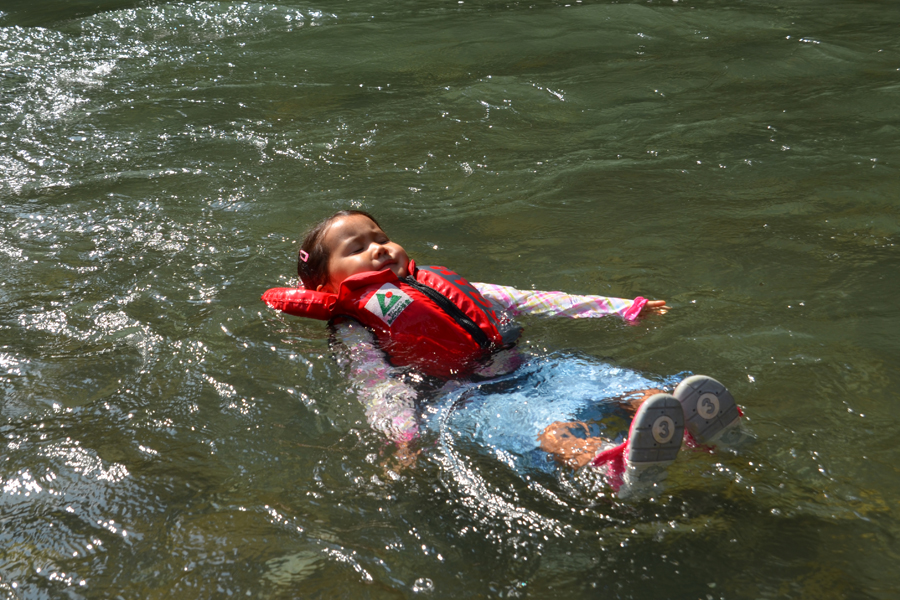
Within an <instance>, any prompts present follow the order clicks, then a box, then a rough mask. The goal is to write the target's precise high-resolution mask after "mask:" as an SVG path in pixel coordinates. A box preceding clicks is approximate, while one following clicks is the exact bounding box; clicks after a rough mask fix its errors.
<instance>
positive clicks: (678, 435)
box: [619, 394, 684, 496]
mask: <svg viewBox="0 0 900 600" xmlns="http://www.w3.org/2000/svg"><path fill="white" fill-rule="evenodd" d="M683 437H684V412H683V410H682V408H681V404H679V402H678V400H677V399H676V398H675V397H673V396H670V395H669V394H654V395H653V396H650V397H649V398H648V399H647V400H646V401H645V402H644V403H643V404H641V406H640V408H638V411H637V413H635V415H634V420H633V421H632V422H631V429H630V430H629V432H628V442H627V443H626V447H625V473H624V482H623V488H622V489H621V490H619V496H625V495H629V494H631V493H634V492H636V491H638V490H639V489H642V488H648V487H653V486H655V485H657V484H659V483H662V481H663V480H664V479H665V478H666V475H667V472H666V467H667V466H669V465H670V464H671V463H672V462H673V461H674V460H675V457H676V456H678V451H679V450H680V449H681V440H682V438H683Z"/></svg>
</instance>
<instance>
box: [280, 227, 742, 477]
mask: <svg viewBox="0 0 900 600" xmlns="http://www.w3.org/2000/svg"><path fill="white" fill-rule="evenodd" d="M298 273H299V275H300V280H301V282H302V287H300V288H276V289H272V290H269V291H267V292H266V293H265V295H264V296H263V301H264V302H266V303H267V304H268V305H269V306H271V307H273V308H276V309H278V310H282V311H284V312H287V313H289V314H294V315H300V316H305V317H311V318H316V319H323V320H329V321H331V322H332V323H333V325H334V327H335V331H336V334H337V336H338V337H339V339H340V340H341V341H342V342H343V344H344V346H345V347H346V357H347V359H348V361H349V372H350V376H351V379H352V380H353V383H354V387H356V389H357V390H358V394H359V397H360V400H361V401H362V403H363V405H364V407H365V410H366V416H367V418H368V421H369V423H370V425H371V426H372V427H373V428H374V429H376V430H378V431H380V432H382V433H383V434H384V435H386V436H387V437H388V438H389V439H391V440H393V441H395V442H397V443H398V444H400V445H401V446H403V447H405V445H406V444H407V443H408V442H410V441H411V440H413V439H414V438H415V437H417V436H418V434H419V430H420V427H421V426H422V425H423V424H424V425H426V426H428V425H433V424H434V423H435V422H436V421H437V419H436V418H434V416H433V415H434V414H435V413H436V412H439V411H437V410H436V409H435V408H434V406H424V407H420V403H419V402H418V396H419V394H418V393H417V390H416V387H415V383H416V380H418V381H419V382H421V380H422V377H421V375H419V374H424V375H428V376H431V377H433V378H437V380H438V381H441V382H445V384H444V386H443V388H442V390H441V391H440V392H438V394H437V395H436V396H437V397H443V398H450V399H451V401H450V404H451V405H452V406H460V405H461V404H464V405H465V406H464V408H467V409H468V408H471V410H461V411H455V412H456V413H459V414H462V415H463V418H462V420H461V422H460V423H458V424H457V427H459V428H461V429H463V430H466V429H468V430H470V432H471V433H472V435H473V437H476V438H478V439H479V440H480V441H481V442H482V443H483V444H485V445H486V446H489V447H491V448H494V449H495V450H497V451H499V452H502V453H506V454H507V455H509V453H512V455H513V456H515V457H516V458H515V459H514V460H521V461H525V462H528V460H529V459H530V460H531V461H533V462H536V463H537V464H540V463H541V462H542V461H541V455H543V457H547V456H552V457H553V458H555V459H556V460H557V461H559V462H563V463H565V464H568V465H570V466H572V467H576V468H577V467H582V466H584V465H586V464H588V463H590V464H592V465H594V466H596V467H604V468H605V469H606V473H607V476H608V479H609V481H610V483H611V484H612V485H613V487H614V488H615V489H619V488H620V487H621V486H622V484H623V483H624V484H626V488H625V489H633V488H634V485H635V484H636V483H638V482H644V481H647V482H650V483H651V484H652V483H653V482H658V481H660V480H661V479H662V478H664V475H665V471H664V467H665V466H667V465H668V464H670V463H671V462H672V461H674V460H675V457H676V456H677V454H678V451H679V449H680V447H681V444H682V439H683V438H684V439H686V440H687V441H688V443H689V444H710V443H714V442H716V441H717V440H719V439H721V438H722V436H723V434H727V433H729V432H731V431H733V430H735V429H736V426H737V424H738V423H739V422H740V413H739V409H738V407H737V406H736V405H735V403H734V399H733V398H732V396H731V394H730V393H729V392H728V390H726V389H725V387H724V386H722V385H721V384H720V383H718V382H717V381H715V380H714V379H711V378H709V377H705V376H694V377H689V378H687V379H685V380H684V381H682V382H681V383H679V384H678V386H677V387H676V388H675V390H674V392H673V394H672V395H669V394H666V393H663V392H662V390H660V389H658V385H659V384H658V383H656V382H652V381H650V380H647V379H645V378H643V377H642V376H640V375H638V374H637V373H634V372H631V371H627V370H625V369H620V368H616V367H611V366H609V365H597V364H591V363H589V362H586V361H583V360H579V359H566V360H559V359H543V360H540V359H538V360H535V359H533V358H529V357H527V356H525V355H524V354H522V353H521V352H519V351H517V350H516V348H515V343H516V340H517V339H518V337H519V335H520V333H521V328H520V327H519V326H518V325H517V324H516V322H515V321H514V320H513V317H515V316H520V315H529V314H530V315H542V316H560V317H568V318H593V317H601V316H605V315H610V314H617V315H619V316H620V317H622V318H624V319H626V320H629V321H631V320H634V319H636V318H637V317H638V315H640V314H641V313H643V312H646V311H653V310H656V311H664V310H665V309H666V303H665V301H663V300H656V301H651V300H646V299H644V298H640V297H639V298H636V299H634V300H623V299H620V298H607V297H602V296H573V295H569V294H565V293H562V292H540V291H522V290H517V289H514V288H511V287H506V286H499V285H490V284H482V283H470V282H468V281H466V280H465V279H464V278H463V277H461V276H460V275H458V274H456V273H454V272H453V271H450V270H449V269H446V268H444V267H431V266H429V267H426V266H417V265H416V264H415V262H414V261H412V260H410V258H409V256H408V255H407V253H406V251H405V250H404V249H403V248H402V247H401V246H400V245H399V244H397V243H395V242H392V241H391V240H390V238H388V236H387V235H386V234H385V233H384V231H383V230H382V229H381V227H380V226H379V225H378V222H377V221H376V220H375V218H374V217H372V216H371V215H369V214H368V213H365V212H362V211H356V210H345V211H340V212H337V213H335V214H334V215H332V216H331V217H329V218H327V219H325V220H324V221H322V222H320V223H319V224H318V225H316V226H315V227H313V228H312V229H311V230H310V231H309V232H308V233H307V235H306V238H305V239H304V241H303V244H302V246H301V249H300V252H299V260H298ZM635 390H637V391H635ZM598 398H600V399H603V400H601V401H598ZM476 400H477V401H476ZM445 404H446V402H445ZM623 404H624V405H625V406H627V407H630V408H631V409H632V410H634V409H636V412H635V414H634V418H633V420H632V423H631V427H630V430H629V433H628V437H627V439H626V440H625V442H623V443H621V444H619V445H615V444H614V443H613V442H612V441H611V440H610V439H609V438H608V437H606V436H603V435H601V432H600V431H597V427H596V423H594V422H592V420H591V418H592V417H594V416H596V415H597V414H598V413H597V411H598V409H600V412H602V410H603V409H605V410H609V409H610V407H612V408H615V407H616V406H622V405H623ZM495 415H496V416H495ZM685 428H686V429H687V431H685ZM543 462H544V463H546V460H544V461H543ZM620 493H621V492H620Z"/></svg>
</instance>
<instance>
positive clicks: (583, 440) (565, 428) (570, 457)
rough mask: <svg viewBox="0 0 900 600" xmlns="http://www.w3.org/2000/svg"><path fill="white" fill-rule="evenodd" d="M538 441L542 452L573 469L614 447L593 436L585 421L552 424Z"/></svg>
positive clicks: (604, 439) (607, 441)
mask: <svg viewBox="0 0 900 600" xmlns="http://www.w3.org/2000/svg"><path fill="white" fill-rule="evenodd" d="M578 433H582V434H583V435H578ZM538 441H539V442H540V443H541V450H543V451H544V452H546V453H548V454H551V455H553V458H555V459H556V460H557V461H559V462H561V463H563V464H565V465H568V466H569V467H572V468H573V469H579V468H581V467H583V466H584V465H586V464H588V463H589V462H591V460H592V459H593V458H594V457H595V456H596V455H597V453H598V452H600V450H602V449H603V448H604V447H609V446H611V445H612V444H611V443H610V441H609V440H607V439H606V438H602V437H598V436H591V435H590V426H589V425H588V424H587V423H585V422H584V421H556V422H554V423H551V424H550V425H548V426H547V427H546V428H545V429H544V431H542V432H541V434H540V435H539V436H538Z"/></svg>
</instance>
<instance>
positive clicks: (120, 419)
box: [0, 0, 900, 598]
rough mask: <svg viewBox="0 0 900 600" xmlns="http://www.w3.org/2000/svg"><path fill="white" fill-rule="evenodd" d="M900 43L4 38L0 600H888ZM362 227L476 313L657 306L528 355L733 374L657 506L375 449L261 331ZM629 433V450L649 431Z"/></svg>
mask: <svg viewBox="0 0 900 600" xmlns="http://www.w3.org/2000/svg"><path fill="white" fill-rule="evenodd" d="M898 26H900V7H898V6H897V5H896V4H895V3H891V2H877V1H868V2H847V1H827V2H821V1H818V2H811V1H808V0H790V1H788V2H784V3H773V2H757V3H748V2H740V1H730V2H725V3H722V2H715V3H714V2H705V1H696V2H695V1H692V0H679V1H677V2H657V1H653V2H633V3H627V2H625V3H616V2H578V1H573V2H569V3H566V2H548V1H542V2H497V1H493V2H491V1H484V2H473V1H471V0H464V1H462V2H460V1H458V0H445V1H436V0H425V1H420V2H379V1H376V0H354V1H353V2H326V3H321V4H316V3H315V2H312V3H309V2H298V1H295V0H277V1H273V2H258V3H251V2H246V3H245V2H180V3H179V2H170V3H166V2H159V1H140V2H139V1H125V0H104V1H102V2H97V1H90V2H89V1H86V0H78V1H76V2H63V1H61V0H56V1H54V0H45V1H42V2H24V1H20V0H6V1H5V2H4V3H3V4H2V5H0V68H2V79H0V174H2V177H0V198H2V209H0V389H2V392H0V393H2V403H0V434H2V436H3V439H4V442H3V443H4V446H3V450H2V453H0V483H2V496H0V503H2V504H0V548H2V551H0V590H2V591H0V593H2V594H3V595H4V597H9V598H59V597H72V598H100V597H117V596H120V597H126V598H129V597H146V598H155V597H159V598H163V597H165V598H168V597H173V596H177V597H180V598H194V597H196V598H211V597H215V598H219V597H222V598H224V597H234V596H239V597H265V598H281V597H285V598H293V597H327V598H333V597H346V598H357V597H371V598H388V597H390V598H393V597H412V596H418V595H430V596H432V597H475V598H481V597H536V598H537V597H546V596H548V595H552V596H554V597H556V596H560V597H562V596H566V597H572V598H595V597H598V596H602V597H616V598H661V597H673V598H697V597H701V598H889V597H894V596H896V595H897V593H898V591H900V580H898V576H897V575H896V564H897V561H898V558H900V547H898V544H897V539H898V535H900V515H898V508H900V507H898V504H897V497H898V493H900V477H898V473H897V469H896V466H895V465H896V464H897V462H898V460H900V453H898V450H897V444H896V440H897V438H898V435H900V422H898V419H897V417H896V411H897V408H898V400H897V392H896V391H895V390H896V389H898V384H900V372H898V368H897V356H898V350H900V342H898V336H897V332H898V331H900V311H898V309H897V302H896V298H897V296H898V294H900V285H898V283H897V282H898V281H900V261H898V256H897V246H896V244H897V243H898V241H900V237H898V233H900V225H898V190H900V185H898V183H900V180H898V171H897V165H898V160H900V151H898V146H897V143H896V140H897V136H898V132H900V109H898V107H900V41H898V40H900V38H898V37H897V35H896V32H897V30H898ZM348 206H352V207H363V208H365V209H366V210H369V211H371V212H373V213H375V214H376V215H377V216H378V217H379V220H380V221H381V222H382V224H383V225H384V226H385V228H386V229H387V231H388V232H389V233H390V235H391V236H392V237H394V238H395V239H396V240H397V241H399V242H400V243H401V244H403V245H404V247H405V248H406V249H407V250H408V251H409V252H410V254H411V255H412V256H413V257H414V258H416V259H417V260H418V261H419V262H420V263H422V264H447V265H449V266H452V267H453V268H455V269H456V270H458V271H460V272H461V273H463V274H465V275H467V276H468V277H469V278H470V279H472V280H476V281H490V282H495V283H503V284H508V285H514V286H518V287H526V288H528V287H534V288H537V289H562V290H566V291H570V292H575V293H597V294H607V295H614V296H620V297H634V296H636V295H639V294H640V295H644V296H647V297H653V298H664V299H666V300H668V302H669V303H670V304H671V305H672V307H673V308H672V310H671V311H670V312H669V313H668V314H666V315H664V316H654V317H650V318H647V319H645V320H643V321H642V322H641V323H640V324H638V325H637V326H626V325H624V324H622V323H621V322H618V321H616V320H614V319H607V320H601V321H593V322H584V321H577V322H558V321H540V320H533V319H531V320H526V321H525V325H526V334H525V338H524V340H523V341H522V343H521V346H522V348H523V349H524V350H526V351H527V352H529V353H531V354H534V355H536V356H538V357H549V358H550V359H553V358H554V357H558V356H575V357H578V359H579V360H585V361H588V362H594V363H611V364H614V365H617V366H620V367H622V368H626V369H631V370H636V371H639V372H641V373H643V374H645V375H646V376H648V377H651V378H657V379H662V378H666V377H670V376H673V375H675V374H678V373H683V372H695V373H709V374H712V375H714V376H716V377H717V378H718V379H720V380H722V381H723V382H726V383H727V384H728V385H729V386H730V387H731V389H732V390H733V392H734V393H735V395H736V396H737V397H738V399H739V401H740V403H741V404H742V405H743V406H744V407H745V409H746V412H747V416H748V417H749V419H748V420H749V425H750V428H751V430H752V431H753V432H754V434H755V436H756V438H757V439H756V442H755V443H754V444H752V445H750V446H749V447H748V448H744V449H741V450H740V451H737V452H723V451H720V452H716V453H713V454H708V453H696V452H695V453H691V452H685V453H683V454H682V455H681V456H680V457H679V460H678V462H677V463H676V465H674V466H673V467H672V469H671V472H670V476H669V482H670V485H669V487H668V490H667V492H666V494H664V495H662V496H660V497H658V498H653V499H652V500H651V499H645V500H641V501H635V502H620V501H618V500H617V499H615V498H613V497H610V495H609V491H608V489H605V488H603V487H602V485H599V482H597V481H596V480H595V478H593V477H592V476H591V474H590V473H572V472H570V471H568V470H565V469H562V468H560V469H558V470H556V471H554V472H553V473H544V474H534V475H533V476H532V475H529V476H524V475H522V474H521V473H516V472H514V471H513V470H511V469H510V468H509V467H508V465H507V463H505V462H504V461H503V460H501V458H498V457H497V456H495V455H494V454H492V453H490V452H487V451H485V450H484V449H483V448H479V447H478V445H477V444H470V443H463V442H459V443H456V442H453V443H449V444H448V443H445V442H446V440H444V439H442V438H439V437H435V436H430V437H429V436H426V437H425V438H424V439H423V440H422V441H421V443H420V446H419V447H420V450H421V455H420V457H419V459H418V460H417V462H416V466H415V468H402V467H400V466H399V465H398V461H397V458H396V456H395V452H394V448H393V447H392V446H390V445H388V444H386V443H385V442H384V441H383V440H382V439H381V438H379V436H378V435H377V434H375V433H374V432H372V431H371V430H370V429H369V428H368V427H367V425H366V424H365V419H364V415H363V411H362V409H361V407H360V406H359V404H358V402H357V400H356V398H355V396H354V394H353V391H352V390H350V389H349V385H348V383H347V379H346V376H345V374H344V373H343V372H342V369H341V367H340V366H339V365H338V364H337V363H336V362H335V361H334V360H333V358H332V352H331V349H330V347H329V343H328V332H327V329H326V328H325V326H324V325H323V324H322V323H319V322H314V321H307V320H302V319H297V318H292V317H285V316H281V315H278V314H275V313H273V312H272V311H270V310H268V309H266V308H265V307H264V306H263V305H262V304H261V303H260V302H259V300H258V297H259V295H260V293H261V292H262V291H264V290H265V289H266V288H268V287H273V286H278V285H290V284H293V283H294V282H295V277H294V276H293V273H294V272H295V264H294V261H295V258H294V257H295V252H296V248H297V243H298V240H299V239H300V236H301V234H302V231H303V229H304V228H305V227H306V226H308V225H309V224H311V223H312V222H314V221H315V220H317V219H318V218H321V217H322V216H324V215H327V214H329V213H330V212H332V211H334V210H336V209H339V208H345V207H348ZM624 426H625V425H622V427H624Z"/></svg>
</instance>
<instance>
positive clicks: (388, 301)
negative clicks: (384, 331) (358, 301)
mask: <svg viewBox="0 0 900 600" xmlns="http://www.w3.org/2000/svg"><path fill="white" fill-rule="evenodd" d="M410 304H412V298H410V297H409V296H407V295H406V294H405V293H404V292H403V290H401V289H400V288H398V287H397V286H396V285H394V284H392V283H386V284H384V285H383V286H381V287H380V288H378V291H376V292H375V293H374V294H372V297H371V298H369V300H368V302H366V306H365V308H366V310H368V311H369V312H370V313H372V314H374V315H375V316H376V317H378V318H379V319H381V320H382V321H384V322H385V323H386V324H387V325H389V326H390V325H391V324H393V322H394V321H395V320H396V319H397V317H399V316H400V313H402V312H403V310H404V309H405V308H406V307H407V306H409V305H410Z"/></svg>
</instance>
